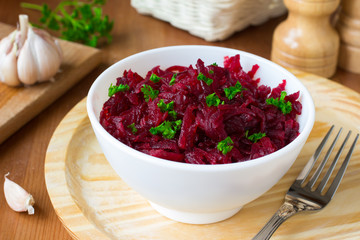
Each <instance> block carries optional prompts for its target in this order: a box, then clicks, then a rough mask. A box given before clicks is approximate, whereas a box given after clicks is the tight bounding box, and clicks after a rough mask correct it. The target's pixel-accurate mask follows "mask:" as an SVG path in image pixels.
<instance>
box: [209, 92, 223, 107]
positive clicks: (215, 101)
mask: <svg viewBox="0 0 360 240" xmlns="http://www.w3.org/2000/svg"><path fill="white" fill-rule="evenodd" d="M220 103H221V100H220V98H219V97H218V96H217V95H216V93H212V94H209V95H207V96H206V105H208V107H211V106H215V107H217V106H219V104H220Z"/></svg>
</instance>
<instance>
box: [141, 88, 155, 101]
mask: <svg viewBox="0 0 360 240" xmlns="http://www.w3.org/2000/svg"><path fill="white" fill-rule="evenodd" d="M141 92H142V93H143V94H144V98H145V101H146V102H149V100H150V99H151V100H154V99H155V98H157V96H158V95H159V90H154V89H153V88H152V87H151V86H149V85H145V84H144V86H143V87H142V88H141Z"/></svg>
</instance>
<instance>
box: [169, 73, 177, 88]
mask: <svg viewBox="0 0 360 240" xmlns="http://www.w3.org/2000/svg"><path fill="white" fill-rule="evenodd" d="M176 76H177V74H176V73H174V75H173V76H172V78H171V80H170V82H169V85H170V86H172V85H174V84H175V81H176Z"/></svg>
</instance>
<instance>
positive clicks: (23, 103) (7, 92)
mask: <svg viewBox="0 0 360 240" xmlns="http://www.w3.org/2000/svg"><path fill="white" fill-rule="evenodd" d="M13 30H14V27H13V26H10V25H6V24H3V23H0V39H1V38H3V37H5V36H6V35H8V34H9V33H10V32H11V31H13ZM59 42H60V46H61V48H62V50H63V55H64V58H63V62H62V65H61V67H60V72H59V73H57V74H56V75H55V81H53V82H46V83H41V84H36V85H33V86H30V87H9V86H7V85H5V84H3V83H0V144H1V143H2V142H3V141H4V140H5V139H6V138H8V137H9V136H10V135H11V134H13V133H14V132H15V131H17V130H18V129H19V128H20V127H22V126H23V125H24V124H25V123H26V122H28V121H29V120H30V119H32V118H33V117H35V116H36V115H37V114H38V113H40V112H41V111H42V110H43V109H44V108H46V107H47V106H49V105H50V104H51V103H53V102H54V101H55V100H56V99H57V98H58V97H60V96H61V95H62V94H64V93H65V92H66V91H67V90H68V89H70V88H71V87H72V86H73V85H75V84H76V83H77V82H79V81H80V80H81V79H82V78H83V77H84V76H86V74H88V73H89V72H90V71H91V70H92V69H94V68H95V67H96V66H97V65H99V64H100V62H101V61H102V59H101V51H100V50H99V49H96V48H91V47H87V46H84V45H81V44H77V43H73V42H68V41H63V40H59Z"/></svg>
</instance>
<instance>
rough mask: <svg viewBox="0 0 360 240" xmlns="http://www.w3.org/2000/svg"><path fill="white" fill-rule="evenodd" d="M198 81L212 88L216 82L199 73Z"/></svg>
mask: <svg viewBox="0 0 360 240" xmlns="http://www.w3.org/2000/svg"><path fill="white" fill-rule="evenodd" d="M197 79H198V80H201V81H204V82H205V83H206V84H207V85H208V86H210V85H211V84H212V83H213V81H214V80H212V79H211V78H208V77H206V76H205V75H204V74H203V73H199V75H198V76H197Z"/></svg>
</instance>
